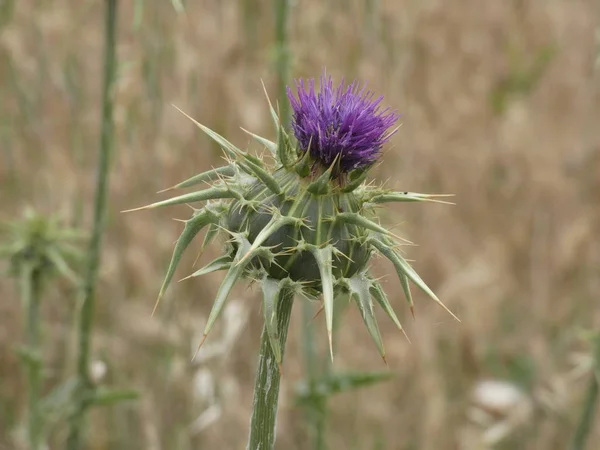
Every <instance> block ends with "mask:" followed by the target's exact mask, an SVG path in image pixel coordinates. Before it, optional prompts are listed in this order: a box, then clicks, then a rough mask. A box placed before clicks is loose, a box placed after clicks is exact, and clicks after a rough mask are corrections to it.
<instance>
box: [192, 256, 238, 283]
mask: <svg viewBox="0 0 600 450" xmlns="http://www.w3.org/2000/svg"><path fill="white" fill-rule="evenodd" d="M231 263H232V258H231V256H230V255H223V256H219V257H218V258H216V259H214V260H213V261H211V262H209V263H208V264H207V265H205V266H204V267H202V268H201V269H198V270H197V271H195V272H194V273H193V274H191V275H189V276H187V277H185V278H184V279H183V280H187V279H188V278H192V277H199V276H201V275H206V274H207V273H211V272H216V271H218V270H225V269H229V267H230V266H231ZM183 280H181V281H183Z"/></svg>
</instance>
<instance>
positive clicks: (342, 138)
mask: <svg viewBox="0 0 600 450" xmlns="http://www.w3.org/2000/svg"><path fill="white" fill-rule="evenodd" d="M296 86H297V87H298V98H297V99H296V98H295V97H294V96H293V95H292V94H291V90H289V88H288V95H289V98H290V101H291V105H292V108H293V121H292V124H291V128H292V130H293V134H294V136H295V138H296V139H295V141H294V140H293V138H292V137H291V136H290V135H288V132H287V131H288V130H286V128H285V127H283V126H282V125H281V124H280V122H279V118H278V116H277V114H276V112H275V110H274V109H273V107H272V105H271V104H270V102H269V106H270V111H271V116H272V118H273V122H274V125H275V128H276V131H277V133H278V141H277V142H272V141H270V140H268V139H266V138H264V137H260V136H257V135H255V134H253V133H250V132H248V134H249V135H250V136H252V137H253V138H254V139H256V140H257V141H258V142H259V143H260V144H261V145H264V146H265V147H266V148H267V149H268V150H269V151H270V152H271V153H272V155H273V157H274V159H275V161H276V164H275V165H274V166H270V165H268V164H267V163H266V162H265V161H264V160H263V159H261V158H258V157H256V156H253V155H251V154H249V153H247V152H245V151H243V150H241V149H239V148H237V147H236V146H235V145H233V144H232V143H231V142H229V141H228V140H226V139H225V138H224V137H222V136H220V135H218V134H217V133H215V132H214V131H212V130H210V129H209V128H207V127H205V126H204V125H202V124H200V123H198V122H196V121H194V120H193V119H191V118H190V117H189V116H188V118H190V119H191V120H192V121H193V122H194V123H195V124H196V125H197V126H198V127H199V128H200V129H201V130H202V131H204V132H205V133H206V134H207V135H208V136H209V137H211V138H212V139H213V140H214V141H215V142H217V143H218V144H219V145H220V146H221V147H222V148H223V150H224V152H225V155H226V157H227V159H228V165H226V166H223V167H220V168H217V169H213V170H209V171H208V172H204V173H201V174H199V175H196V176H194V177H192V178H190V179H188V180H186V181H184V182H182V183H180V184H178V185H176V186H173V188H171V189H174V188H186V187H191V186H194V185H198V184H200V183H209V184H210V187H208V188H206V189H203V190H200V191H198V192H193V193H189V194H184V195H180V196H177V197H174V198H171V199H168V200H164V201H161V202H158V203H154V204H151V205H149V206H146V207H143V208H138V209H145V208H156V207H160V206H168V205H176V204H182V203H196V202H206V204H205V206H203V207H200V208H199V209H196V210H195V211H194V213H193V215H192V217H191V218H190V219H188V220H187V221H185V227H184V230H183V232H182V234H181V236H180V237H179V240H178V241H177V244H176V245H175V250H174V253H173V257H172V260H171V264H170V265H169V268H168V270H167V274H166V277H165V280H164V282H163V285H162V288H161V290H160V294H159V300H160V298H161V297H162V296H163V294H164V293H165V290H166V289H167V287H168V285H169V284H170V282H171V279H172V277H173V275H174V272H175V269H176V267H177V265H178V263H179V261H180V259H181V256H182V254H183V252H184V250H185V249H186V248H187V247H188V245H189V244H190V242H191V241H192V240H193V239H194V238H195V237H196V235H197V234H198V233H199V232H200V231H201V230H202V229H203V228H207V232H206V235H205V238H204V243H203V245H207V244H208V243H209V242H211V241H212V240H213V239H214V237H215V235H217V234H218V233H219V232H223V233H225V234H226V235H227V236H228V238H229V240H228V241H227V242H226V245H225V252H224V254H223V255H222V256H220V257H218V258H217V259H216V260H214V261H212V262H210V263H209V264H207V265H206V266H205V267H203V268H201V269H199V270H197V271H196V272H194V273H193V274H191V275H190V276H189V277H197V276H200V275H204V274H207V273H210V272H214V271H219V270H223V271H226V275H225V278H224V280H223V283H222V284H221V287H220V288H219V290H218V292H217V295H216V298H215V300H214V304H213V307H212V310H211V313H210V315H209V318H208V323H207V325H206V328H205V329H204V338H203V339H202V342H203V341H204V339H205V338H206V336H207V334H208V333H209V331H210V330H211V328H212V326H213V324H214V323H215V320H216V319H217V317H218V316H219V314H220V312H221V311H222V309H223V306H224V304H225V302H226V301H227V298H228V296H229V293H230V292H231V289H232V287H233V286H234V284H235V283H236V281H237V280H239V279H241V278H246V279H251V280H255V281H258V282H260V283H261V285H262V290H263V308H262V309H263V313H264V318H265V330H266V332H267V333H268V337H269V340H270V344H271V347H272V351H273V354H274V355H275V358H276V359H277V363H278V364H281V361H282V348H281V343H280V339H279V335H278V329H277V323H278V318H277V311H278V309H277V305H278V302H280V301H281V300H282V299H284V298H290V297H293V296H294V295H296V294H302V295H303V296H305V297H308V298H320V299H322V302H323V303H322V304H323V309H324V311H325V321H326V327H327V332H328V337H329V347H330V351H331V352H332V348H333V347H332V325H333V311H334V307H333V305H334V302H335V301H337V300H338V299H341V298H348V297H349V298H351V299H353V300H354V301H355V302H356V304H357V306H358V308H359V311H360V313H361V315H362V318H363V320H364V322H365V325H366V326H367V329H368V331H369V333H370V335H371V337H372V338H373V340H374V341H375V343H376V345H377V348H378V350H379V352H380V354H381V356H382V357H383V358H384V359H385V352H384V348H383V343H382V339H381V335H380V333H379V328H378V325H377V321H376V319H375V309H374V301H375V303H377V304H379V305H380V306H381V308H383V310H384V311H385V312H386V314H387V315H388V316H389V317H390V319H391V320H392V321H393V322H394V323H395V324H396V326H397V327H398V328H399V329H400V330H402V326H401V324H400V321H399V320H398V317H397V316H396V314H395V312H394V310H393V308H392V306H391V304H390V302H389V300H388V298H387V296H386V294H385V292H384V291H383V289H382V287H381V285H380V284H379V282H378V281H377V280H375V279H374V278H373V277H371V276H370V275H369V273H368V270H367V266H368V263H369V261H370V258H371V256H372V255H373V254H375V253H379V254H382V255H383V256H385V257H386V258H388V259H389V260H390V261H391V262H392V263H393V265H394V267H395V269H396V272H397V274H398V276H399V278H400V281H401V282H402V287H403V289H404V293H405V295H406V298H407V300H408V302H409V304H410V307H411V309H412V297H411V293H410V289H409V281H411V282H413V283H414V284H415V285H416V286H418V287H419V288H420V289H421V290H423V291H424V292H425V293H426V294H427V295H428V296H429V297H431V298H432V299H433V300H435V301H436V302H438V303H439V304H440V305H442V303H441V302H440V300H439V299H438V298H437V297H436V296H435V294H434V293H433V292H432V291H431V289H429V287H428V286H427V285H426V284H425V283H424V282H423V280H422V279H421V277H419V275H418V274H417V273H416V272H415V271H414V270H413V268H412V267H411V266H410V265H409V263H408V262H407V261H406V260H405V259H404V258H403V257H402V255H401V254H400V252H399V251H398V248H399V246H400V242H399V240H398V238H396V237H395V236H394V235H393V234H392V233H391V232H390V231H389V230H388V229H387V228H385V227H383V226H381V225H380V224H379V222H378V217H377V215H376V213H375V206H377V205H379V204H382V203H388V202H424V201H429V202H439V203H446V202H443V201H442V200H438V199H436V198H435V197H436V196H433V195H426V194H417V193H410V192H394V191H390V190H387V189H383V188H377V187H373V186H372V185H371V184H367V183H365V180H366V177H367V171H368V168H369V167H370V166H371V165H372V163H373V162H375V161H376V159H377V157H378V156H379V154H380V150H381V147H382V145H383V144H384V143H385V142H386V141H387V140H388V139H389V137H390V136H391V134H393V131H392V132H389V129H390V128H391V127H392V126H393V125H394V123H395V122H396V120H397V118H398V116H397V115H396V113H394V112H391V111H390V110H389V109H380V104H381V102H382V97H377V98H375V97H374V94H373V93H372V92H370V91H365V89H364V88H362V89H359V87H358V84H356V83H352V84H351V85H349V86H348V87H344V85H343V83H342V84H341V85H340V86H339V87H338V88H337V90H335V91H334V89H333V84H332V80H331V78H327V77H326V76H325V75H323V76H322V77H321V90H320V92H318V93H316V92H315V88H314V81H312V80H311V81H309V82H308V87H309V89H308V91H306V90H305V89H304V86H305V84H304V82H303V81H298V82H297V83H296ZM267 99H268V98H267ZM342 175H343V176H342ZM157 304H158V301H157ZM442 306H443V305H442Z"/></svg>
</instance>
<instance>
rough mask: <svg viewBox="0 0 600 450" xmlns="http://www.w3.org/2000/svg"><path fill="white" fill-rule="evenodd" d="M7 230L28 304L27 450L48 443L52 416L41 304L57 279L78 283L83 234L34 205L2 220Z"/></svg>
mask: <svg viewBox="0 0 600 450" xmlns="http://www.w3.org/2000/svg"><path fill="white" fill-rule="evenodd" d="M0 230H1V231H3V233H2V234H3V236H2V238H3V239H2V242H3V243H2V245H0V258H2V259H4V258H6V259H7V260H8V262H9V270H8V274H9V275H10V276H12V277H13V278H15V280H16V282H17V288H18V289H17V290H18V292H19V295H20V297H21V300H22V304H23V315H24V318H25V320H24V328H25V344H24V345H23V346H22V347H21V348H20V352H19V353H20V356H21V357H22V361H23V367H24V368H25V371H26V374H27V394H28V402H27V424H26V427H25V433H24V435H25V440H26V443H27V448H29V449H31V450H37V449H40V448H43V447H44V446H45V441H46V439H45V438H46V431H47V425H48V423H47V422H48V420H47V416H46V414H45V413H47V412H48V408H45V407H44V406H45V404H46V403H47V401H46V398H45V397H44V396H43V395H42V384H43V381H44V380H43V378H44V367H43V359H42V355H43V337H42V325H43V323H42V316H41V306H42V300H43V298H42V297H43V288H44V285H45V283H46V281H47V280H48V279H49V278H51V277H57V278H64V279H66V280H68V281H69V282H71V283H72V284H77V282H78V275H77V274H76V272H75V271H74V270H73V269H72V268H71V266H72V265H73V262H75V261H77V260H81V259H82V256H83V255H82V253H81V252H80V250H79V248H78V246H77V245H76V244H77V241H79V240H81V238H82V237H83V235H82V234H81V233H80V232H79V231H77V230H74V229H71V228H68V227H65V226H64V224H62V223H61V221H60V220H59V219H58V217H46V216H44V215H42V214H39V213H37V212H35V211H33V210H31V209H28V210H26V211H25V214H24V216H23V218H22V219H19V220H15V221H11V222H6V223H0Z"/></svg>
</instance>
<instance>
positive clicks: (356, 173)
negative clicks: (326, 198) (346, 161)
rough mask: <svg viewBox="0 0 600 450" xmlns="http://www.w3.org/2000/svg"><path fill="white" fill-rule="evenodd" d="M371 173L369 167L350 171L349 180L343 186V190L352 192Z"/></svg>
mask: <svg viewBox="0 0 600 450" xmlns="http://www.w3.org/2000/svg"><path fill="white" fill-rule="evenodd" d="M368 175H369V171H368V169H355V170H353V171H352V172H350V176H349V179H350V180H349V182H348V184H346V185H345V186H344V187H343V188H342V192H352V191H353V190H355V189H356V188H357V187H359V186H360V185H361V184H362V183H363V182H364V181H365V180H366V179H367V176H368Z"/></svg>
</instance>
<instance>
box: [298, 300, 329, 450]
mask: <svg viewBox="0 0 600 450" xmlns="http://www.w3.org/2000/svg"><path fill="white" fill-rule="evenodd" d="M313 314H314V311H313V309H312V307H311V303H310V302H303V303H302V319H303V320H302V322H303V325H304V326H303V330H302V344H303V348H304V363H305V365H306V378H307V380H308V384H309V386H310V391H311V392H315V391H316V389H315V384H316V383H317V382H318V378H319V372H318V370H317V365H318V364H319V361H318V360H319V358H318V355H317V352H316V348H315V336H314V334H315V329H314V327H312V326H311V322H312V318H313ZM327 360H329V358H328V359H327ZM313 398H314V399H313V400H310V403H309V404H308V406H307V408H306V421H307V422H308V427H309V430H308V431H309V433H310V438H311V440H312V441H313V445H312V447H311V448H313V449H314V450H324V449H325V448H326V442H325V419H326V414H327V398H326V397H320V398H317V397H313Z"/></svg>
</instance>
